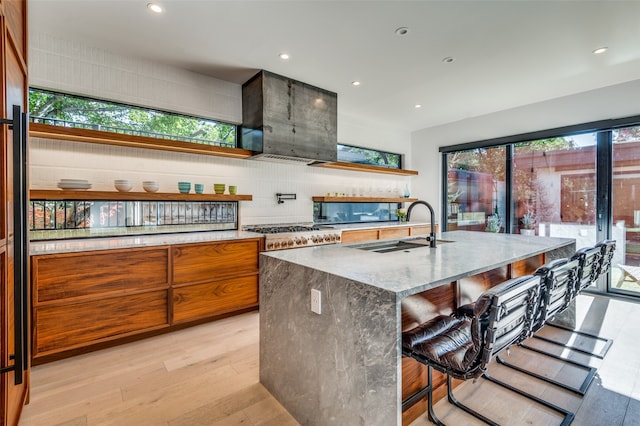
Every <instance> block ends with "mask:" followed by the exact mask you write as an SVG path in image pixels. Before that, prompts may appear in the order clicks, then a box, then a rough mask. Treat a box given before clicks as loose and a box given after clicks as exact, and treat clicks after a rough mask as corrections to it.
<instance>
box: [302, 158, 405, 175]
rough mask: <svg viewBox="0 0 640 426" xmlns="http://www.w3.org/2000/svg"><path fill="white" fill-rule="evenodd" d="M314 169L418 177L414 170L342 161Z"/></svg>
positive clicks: (320, 165) (319, 165)
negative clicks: (321, 168)
mask: <svg viewBox="0 0 640 426" xmlns="http://www.w3.org/2000/svg"><path fill="white" fill-rule="evenodd" d="M315 167H325V168H328V169H340V170H350V171H353V172H371V173H383V174H388V175H399V176H417V175H418V172H417V171H416V170H406V169H390V168H388V167H382V166H371V165H368V164H356V163H344V162H342V161H338V162H335V163H322V164H318V165H315Z"/></svg>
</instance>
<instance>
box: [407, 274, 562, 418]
mask: <svg viewBox="0 0 640 426" xmlns="http://www.w3.org/2000/svg"><path fill="white" fill-rule="evenodd" d="M539 297H540V277H539V276H531V275H529V276H524V277H519V278H515V279H511V280H509V281H505V282H503V283H501V284H499V285H497V286H495V287H493V288H491V289H489V290H487V291H485V292H484V293H483V294H482V295H481V296H480V297H479V298H478V300H477V301H476V302H475V303H473V304H472V305H466V306H463V307H461V308H460V309H458V310H457V311H456V313H455V314H454V315H453V316H451V317H446V316H443V315H440V316H438V317H435V318H433V319H431V320H429V321H427V322H426V323H423V324H420V325H419V326H417V327H415V328H414V329H412V330H409V331H407V332H404V333H403V339H402V340H403V344H402V353H403V355H404V356H408V357H411V358H413V359H415V360H417V361H418V362H420V363H422V364H424V365H426V366H427V369H428V377H429V378H428V380H429V385H428V386H427V388H428V392H429V395H428V415H429V419H430V420H431V421H432V422H434V423H435V424H438V425H443V423H442V422H441V421H440V420H439V419H438V418H437V416H436V415H435V412H434V411H433V405H432V402H433V397H432V393H433V388H432V386H431V384H432V383H431V369H432V368H433V369H436V370H438V371H440V372H442V373H444V374H446V375H447V382H446V383H447V384H446V386H447V399H448V400H449V402H450V403H451V404H453V405H455V406H456V407H458V408H460V409H461V410H463V411H465V412H466V413H468V414H471V415H472V416H474V417H476V418H478V419H480V420H482V421H483V422H485V423H487V424H490V425H497V423H495V422H494V421H492V420H491V419H489V418H487V417H486V416H484V415H483V414H481V413H479V412H477V411H475V410H474V409H472V408H470V407H468V406H467V405H465V404H463V403H461V402H460V401H459V400H458V399H457V398H456V397H455V395H454V393H453V387H452V382H451V380H452V378H457V379H461V380H468V379H476V378H478V377H482V378H484V379H486V380H489V381H490V382H492V383H495V384H498V385H500V386H502V387H504V388H506V389H509V390H511V391H513V392H516V393H518V394H519V395H521V396H524V397H526V398H528V399H530V400H532V401H535V402H537V403H539V404H541V405H543V406H545V407H547V408H549V409H552V410H554V411H556V412H558V413H559V414H561V415H562V416H563V420H562V423H561V425H562V426H566V425H569V424H570V423H571V422H572V421H573V418H574V414H573V413H572V412H570V411H568V410H566V409H564V408H562V407H559V406H557V405H555V404H552V403H550V402H548V401H545V400H543V399H541V398H538V397H536V396H534V395H531V394H529V393H527V392H524V391H522V390H520V389H517V388H515V387H513V386H511V385H509V384H507V383H504V382H501V381H499V380H497V379H495V378H493V377H492V376H490V375H489V374H488V373H487V366H488V364H489V362H490V361H491V359H492V358H493V357H494V356H495V355H497V354H498V353H500V352H501V351H502V350H504V349H507V348H508V347H509V346H511V345H512V344H515V343H519V342H520V341H522V340H524V339H525V338H526V337H528V336H529V335H530V334H531V327H532V324H533V321H534V319H535V317H536V315H537V310H538V306H539ZM470 313H473V314H472V315H470ZM460 330H463V331H465V332H468V336H467V335H464V333H460ZM463 337H467V339H466V340H465V339H464V338H463ZM443 342H444V343H445V344H444V345H443V344H442V343H443ZM450 342H454V343H453V345H451V344H450ZM434 346H435V347H434ZM442 346H444V348H443V347H442ZM461 348H465V354H464V361H461V360H460V359H459V357H456V355H458V352H457V351H455V350H456V349H461ZM451 354H453V355H451ZM468 354H471V355H472V356H471V357H469V359H468V358H467V355H468ZM449 355H451V357H448V356H449ZM460 362H461V364H460Z"/></svg>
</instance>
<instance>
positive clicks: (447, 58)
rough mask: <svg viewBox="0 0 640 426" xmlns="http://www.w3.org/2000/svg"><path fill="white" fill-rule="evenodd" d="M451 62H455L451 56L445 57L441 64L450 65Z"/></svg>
mask: <svg viewBox="0 0 640 426" xmlns="http://www.w3.org/2000/svg"><path fill="white" fill-rule="evenodd" d="M453 61H455V58H453V57H452V56H447V57H446V58H442V62H444V63H445V64H450V63H451V62H453Z"/></svg>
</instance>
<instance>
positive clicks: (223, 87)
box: [29, 29, 411, 225]
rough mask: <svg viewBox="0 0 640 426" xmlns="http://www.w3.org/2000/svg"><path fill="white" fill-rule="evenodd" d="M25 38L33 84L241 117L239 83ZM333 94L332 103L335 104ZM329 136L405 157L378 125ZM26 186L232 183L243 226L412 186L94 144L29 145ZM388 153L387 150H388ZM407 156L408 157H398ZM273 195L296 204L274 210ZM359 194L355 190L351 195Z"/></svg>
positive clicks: (391, 133) (405, 136)
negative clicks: (320, 203)
mask: <svg viewBox="0 0 640 426" xmlns="http://www.w3.org/2000/svg"><path fill="white" fill-rule="evenodd" d="M31 30H32V32H31V33H30V45H29V48H30V52H29V53H30V62H29V78H30V84H31V85H32V86H37V87H42V88H48V89H52V90H60V91H68V92H71V93H75V94H81V95H86V96H93V97H98V98H104V99H110V100H115V101H120V102H125V103H131V104H135V105H143V106H149V107H153V108H158V109H163V110H168V111H176V112H183V113H187V114H194V115H197V116H202V117H209V118H214V119H218V120H222V121H228V122H232V123H240V122H241V121H242V105H241V86H240V85H238V84H234V83H229V82H226V81H222V80H218V79H215V78H212V77H208V76H205V75H201V74H196V73H193V72H190V71H187V70H184V69H179V68H175V67H171V66H168V65H164V64H159V63H153V62H149V61H145V60H141V59H138V58H128V57H125V56H121V55H118V54H116V53H112V52H105V51H102V50H100V49H95V48H93V47H91V46H86V45H83V44H82V43H81V42H78V41H73V42H69V41H65V40H61V39H58V38H54V37H51V36H48V35H46V34H39V33H37V32H35V29H31ZM339 98H340V97H339V94H338V99H339ZM338 126H339V127H338V140H339V141H342V142H344V143H350V144H353V145H358V146H368V147H372V148H380V149H385V148H386V149H387V150H390V151H393V152H400V153H404V154H410V146H411V144H410V141H411V137H410V134H409V133H408V132H403V131H398V129H393V128H388V127H385V126H382V125H380V124H379V123H376V124H371V123H363V122H362V121H361V120H360V121H357V122H356V121H355V120H351V119H350V118H349V117H343V116H339V117H338ZM29 143H30V150H29V155H30V158H29V161H30V185H31V187H32V188H33V189H56V184H57V182H58V181H59V180H60V179H62V178H80V179H88V180H89V181H90V182H91V183H92V184H93V189H95V190H105V191H111V190H114V188H113V180H114V179H130V180H132V181H133V183H134V189H133V190H134V191H142V181H143V180H157V181H159V182H160V191H161V192H178V191H177V182H178V181H184V180H187V181H190V182H192V183H203V184H205V192H207V193H212V192H213V183H225V184H227V185H237V186H238V192H239V193H240V194H251V195H253V201H246V202H240V220H241V223H242V224H243V225H246V224H265V223H282V222H310V221H312V214H313V202H312V200H311V197H312V196H314V195H325V194H326V193H327V192H330V193H334V192H338V193H343V192H344V193H347V194H348V193H349V192H352V191H359V192H367V193H369V192H372V191H382V192H383V193H386V191H387V190H389V191H391V192H394V191H395V189H396V188H401V189H403V188H404V186H405V184H407V183H408V184H409V185H411V178H409V177H397V176H387V175H378V174H373V173H357V172H348V171H342V170H333V169H323V168H318V167H309V166H305V165H300V164H288V163H286V164H283V163H271V162H265V161H251V160H238V159H231V158H222V157H213V156H207V155H196V154H184V153H175V152H169V151H158V150H147V149H142V148H127V147H118V146H110V145H100V144H87V143H78V142H68V141H55V140H48V139H41V138H31V139H30V142H29ZM390 147H393V148H390ZM407 157H410V155H407ZM277 192H283V193H295V194H296V195H297V199H296V200H293V201H285V202H284V203H283V204H277V202H276V196H275V194H276V193H277ZM360 195H364V194H360Z"/></svg>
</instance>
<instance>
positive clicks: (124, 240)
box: [29, 231, 263, 256]
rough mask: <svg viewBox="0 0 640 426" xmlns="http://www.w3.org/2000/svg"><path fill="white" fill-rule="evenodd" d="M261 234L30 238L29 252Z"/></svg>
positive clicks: (161, 244)
mask: <svg viewBox="0 0 640 426" xmlns="http://www.w3.org/2000/svg"><path fill="white" fill-rule="evenodd" d="M261 237H263V235H262V234H257V233H255V232H244V231H210V232H208V231H205V232H187V233H176V234H156V235H132V236H128V237H106V238H78V239H70V240H49V241H32V242H30V243H29V254H30V255H31V256H37V255H43V254H56V253H73V252H82V251H95V250H115V249H125V248H134V247H151V246H163V245H171V244H190V243H206V242H211V241H225V240H241V239H247V238H261Z"/></svg>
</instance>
